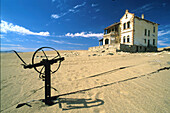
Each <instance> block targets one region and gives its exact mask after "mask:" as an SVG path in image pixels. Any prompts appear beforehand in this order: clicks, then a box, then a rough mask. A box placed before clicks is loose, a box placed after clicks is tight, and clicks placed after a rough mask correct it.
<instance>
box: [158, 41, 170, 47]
mask: <svg viewBox="0 0 170 113" xmlns="http://www.w3.org/2000/svg"><path fill="white" fill-rule="evenodd" d="M158 45H160V46H170V44H169V43H166V42H165V41H162V40H158Z"/></svg>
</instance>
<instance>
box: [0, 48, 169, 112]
mask: <svg viewBox="0 0 170 113" xmlns="http://www.w3.org/2000/svg"><path fill="white" fill-rule="evenodd" d="M59 52H60V54H61V56H62V57H65V60H64V61H63V62H62V63H61V67H60V68H59V70H58V71H57V72H56V73H54V74H52V75H51V85H52V87H53V88H52V89H51V92H52V96H57V95H60V96H59V98H58V99H56V100H55V102H56V103H55V104H54V105H52V106H47V105H45V104H44V102H41V101H34V100H39V99H44V95H45V94H44V91H45V88H44V81H42V80H41V79H40V78H39V74H38V73H37V72H36V71H35V70H34V69H24V68H23V66H22V65H21V64H22V62H21V61H20V60H19V58H18V57H17V56H16V55H15V53H2V54H1V112H2V113H168V112H170V70H169V69H170V52H168V51H162V52H156V53H155V52H152V53H123V52H119V53H116V54H108V53H106V52H89V51H85V50H82V51H59ZM47 53H48V54H51V52H47ZM19 54H20V56H21V57H22V58H23V59H24V61H25V62H26V63H28V64H29V63H31V58H32V54H33V52H25V53H19ZM51 56H54V55H53V54H51ZM38 59H39V57H37V60H38ZM52 66H53V65H52ZM53 68H55V65H54V67H53ZM25 102H27V104H26V105H24V106H21V107H20V108H16V107H17V105H18V104H21V103H25Z"/></svg>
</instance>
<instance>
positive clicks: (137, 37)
mask: <svg viewBox="0 0 170 113" xmlns="http://www.w3.org/2000/svg"><path fill="white" fill-rule="evenodd" d="M134 23H135V24H134V29H135V31H134V45H141V46H148V40H150V45H151V46H156V47H157V37H158V24H153V23H150V22H146V21H144V20H142V19H138V18H135V19H134ZM154 26H155V33H154V32H153V27H154ZM145 29H146V31H147V33H146V36H145ZM149 30H150V36H148V31H149ZM145 39H146V42H145ZM153 39H155V45H153Z"/></svg>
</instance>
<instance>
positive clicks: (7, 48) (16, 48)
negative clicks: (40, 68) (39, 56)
mask: <svg viewBox="0 0 170 113" xmlns="http://www.w3.org/2000/svg"><path fill="white" fill-rule="evenodd" d="M35 49H36V48H25V47H19V46H14V47H1V51H10V50H16V51H23V50H29V51H34V50H35Z"/></svg>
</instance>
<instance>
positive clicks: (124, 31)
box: [120, 10, 134, 45]
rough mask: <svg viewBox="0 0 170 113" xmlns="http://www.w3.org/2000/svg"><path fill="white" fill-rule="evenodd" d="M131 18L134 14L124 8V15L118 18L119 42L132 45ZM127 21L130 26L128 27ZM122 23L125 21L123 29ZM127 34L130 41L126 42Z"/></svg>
mask: <svg viewBox="0 0 170 113" xmlns="http://www.w3.org/2000/svg"><path fill="white" fill-rule="evenodd" d="M133 19H134V14H132V13H129V12H128V10H126V12H125V14H124V16H123V17H122V18H121V19H120V22H121V25H120V27H121V42H120V43H121V44H126V45H133ZM128 22H130V28H128V25H127V24H128ZM124 23H126V29H124ZM127 36H129V38H130V42H127ZM124 37H125V42H124Z"/></svg>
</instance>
